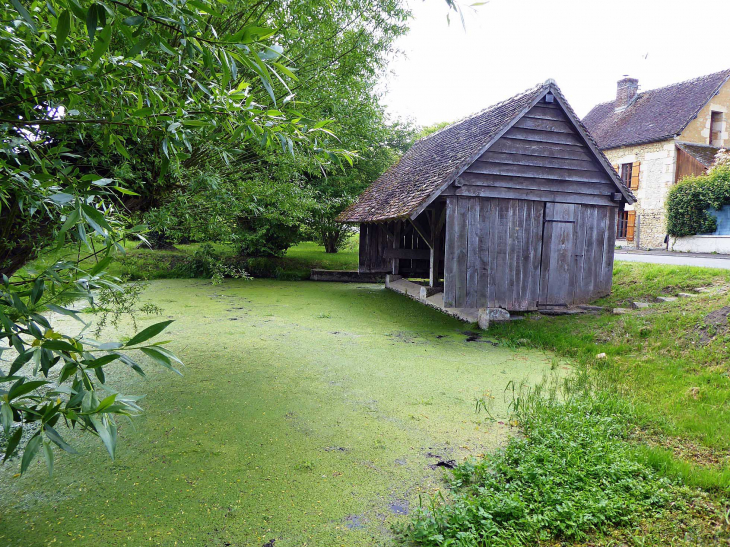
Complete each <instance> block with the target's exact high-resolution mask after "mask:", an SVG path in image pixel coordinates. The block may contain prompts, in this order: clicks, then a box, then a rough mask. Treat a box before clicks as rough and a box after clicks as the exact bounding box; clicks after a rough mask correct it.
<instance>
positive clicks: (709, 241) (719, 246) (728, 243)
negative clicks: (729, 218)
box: [669, 236, 730, 254]
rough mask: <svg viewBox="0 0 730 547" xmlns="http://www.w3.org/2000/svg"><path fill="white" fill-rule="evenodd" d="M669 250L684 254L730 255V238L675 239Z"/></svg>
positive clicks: (699, 237) (672, 239)
mask: <svg viewBox="0 0 730 547" xmlns="http://www.w3.org/2000/svg"><path fill="white" fill-rule="evenodd" d="M669 250H671V251H680V252H683V253H717V254H730V236H689V237H673V238H671V243H670V245H669Z"/></svg>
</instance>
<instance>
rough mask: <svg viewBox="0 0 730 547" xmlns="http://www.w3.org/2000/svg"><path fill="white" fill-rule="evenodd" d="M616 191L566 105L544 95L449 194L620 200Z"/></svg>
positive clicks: (607, 202)
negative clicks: (547, 98) (546, 99)
mask: <svg viewBox="0 0 730 547" xmlns="http://www.w3.org/2000/svg"><path fill="white" fill-rule="evenodd" d="M617 192H619V189H618V188H617V187H616V185H615V183H614V181H613V180H612V179H611V177H610V176H609V174H608V173H607V172H606V170H605V168H604V167H603V166H601V165H600V164H599V163H598V161H597V160H596V158H595V155H594V154H593V153H592V152H591V150H590V148H589V147H588V144H587V143H586V142H585V140H584V139H583V137H582V136H581V135H580V134H579V133H578V131H576V128H575V126H574V124H573V123H572V122H571V121H570V119H569V117H568V115H567V114H566V113H565V111H564V110H563V108H562V107H561V106H560V105H559V104H558V103H557V102H552V103H547V102H545V101H544V99H543V100H541V101H540V102H539V103H537V104H536V105H535V106H534V107H532V108H531V109H530V110H529V111H528V112H527V113H526V114H525V115H524V116H522V117H521V118H520V119H519V120H517V122H516V123H515V124H514V125H513V126H512V127H511V128H510V129H509V130H508V131H507V132H506V133H505V134H504V135H503V136H502V137H501V138H499V139H498V140H497V141H496V142H495V143H494V144H493V145H492V146H490V147H489V149H488V150H487V151H486V152H484V153H483V154H482V155H481V156H480V157H479V158H478V159H477V160H476V161H474V162H473V163H472V164H471V165H470V166H469V167H467V168H466V170H465V171H464V172H463V173H462V174H461V175H460V176H459V177H458V178H457V179H456V180H455V181H454V183H453V184H452V185H451V187H450V188H449V189H447V191H446V192H444V194H445V195H463V196H481V197H494V198H513V199H528V200H538V201H546V202H558V203H583V204H592V205H613V206H618V201H620V198H618V200H617V199H616V194H617Z"/></svg>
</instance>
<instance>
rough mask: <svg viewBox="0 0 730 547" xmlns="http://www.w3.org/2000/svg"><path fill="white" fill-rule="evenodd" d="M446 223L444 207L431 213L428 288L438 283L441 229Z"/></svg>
mask: <svg viewBox="0 0 730 547" xmlns="http://www.w3.org/2000/svg"><path fill="white" fill-rule="evenodd" d="M445 221H446V207H445V206H444V207H442V208H441V210H439V209H434V210H433V211H432V212H431V243H432V245H431V261H430V264H429V276H428V286H429V287H435V286H436V285H438V282H439V266H440V263H441V229H442V228H443V226H444V222H445Z"/></svg>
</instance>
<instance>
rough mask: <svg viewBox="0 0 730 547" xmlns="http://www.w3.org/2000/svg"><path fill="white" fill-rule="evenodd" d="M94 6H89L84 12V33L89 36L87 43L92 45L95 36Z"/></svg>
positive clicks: (95, 8)
mask: <svg viewBox="0 0 730 547" xmlns="http://www.w3.org/2000/svg"><path fill="white" fill-rule="evenodd" d="M97 9H98V7H97V5H96V4H91V6H89V10H88V11H87V12H86V32H87V33H88V34H89V41H90V42H91V43H92V44H93V43H94V35H95V34H96V23H97V11H96V10H97Z"/></svg>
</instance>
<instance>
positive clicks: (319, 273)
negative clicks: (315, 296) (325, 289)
mask: <svg viewBox="0 0 730 547" xmlns="http://www.w3.org/2000/svg"><path fill="white" fill-rule="evenodd" d="M309 279H310V280H312V281H334V282H338V283H382V282H383V281H385V274H384V273H370V272H363V273H360V272H358V271H357V270H312V271H311V273H310V274H309Z"/></svg>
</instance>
